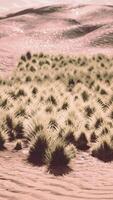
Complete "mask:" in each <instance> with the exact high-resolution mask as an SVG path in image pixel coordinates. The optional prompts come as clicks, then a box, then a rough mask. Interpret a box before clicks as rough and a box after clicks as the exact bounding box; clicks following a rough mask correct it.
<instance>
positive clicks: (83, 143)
mask: <svg viewBox="0 0 113 200" xmlns="http://www.w3.org/2000/svg"><path fill="white" fill-rule="evenodd" d="M76 147H77V149H79V150H83V151H85V150H88V149H89V145H88V139H87V137H86V134H85V133H84V132H82V133H81V134H80V135H79V137H78V138H76Z"/></svg>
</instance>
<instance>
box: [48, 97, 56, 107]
mask: <svg viewBox="0 0 113 200" xmlns="http://www.w3.org/2000/svg"><path fill="white" fill-rule="evenodd" d="M47 101H48V102H51V103H52V104H53V105H55V106H56V105H57V101H56V99H55V98H54V96H53V95H50V96H49V97H48V99H47Z"/></svg>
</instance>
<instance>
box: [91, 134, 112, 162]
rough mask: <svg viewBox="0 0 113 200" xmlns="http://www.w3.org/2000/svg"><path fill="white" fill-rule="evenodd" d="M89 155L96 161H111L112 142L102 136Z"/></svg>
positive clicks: (108, 137) (109, 138)
mask: <svg viewBox="0 0 113 200" xmlns="http://www.w3.org/2000/svg"><path fill="white" fill-rule="evenodd" d="M91 155H92V156H93V157H97V158H98V159H100V160H102V161H104V162H109V161H112V160H113V142H112V140H111V137H110V136H108V135H107V136H102V137H100V138H99V139H98V141H97V143H96V144H95V145H94V146H93V147H92V149H91Z"/></svg>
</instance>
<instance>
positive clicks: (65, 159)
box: [46, 138, 76, 168]
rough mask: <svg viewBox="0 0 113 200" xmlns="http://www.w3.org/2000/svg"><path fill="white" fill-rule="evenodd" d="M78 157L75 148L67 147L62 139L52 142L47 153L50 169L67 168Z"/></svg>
mask: <svg viewBox="0 0 113 200" xmlns="http://www.w3.org/2000/svg"><path fill="white" fill-rule="evenodd" d="M75 155H76V151H75V147H74V146H73V145H67V144H66V143H65V142H64V141H63V140H62V139H61V138H56V139H54V141H53V140H52V144H51V146H50V147H49V149H48V151H47V153H46V162H47V165H48V167H49V168H62V167H66V166H67V165H68V164H69V163H70V161H71V159H72V158H74V157H75Z"/></svg>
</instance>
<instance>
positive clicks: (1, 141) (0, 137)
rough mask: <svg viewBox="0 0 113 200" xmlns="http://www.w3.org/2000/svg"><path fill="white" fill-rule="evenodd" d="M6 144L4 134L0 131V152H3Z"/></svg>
mask: <svg viewBox="0 0 113 200" xmlns="http://www.w3.org/2000/svg"><path fill="white" fill-rule="evenodd" d="M5 142H6V137H5V132H4V131H3V130H2V129H1V130H0V150H4V148H5V146H4V144H5Z"/></svg>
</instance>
